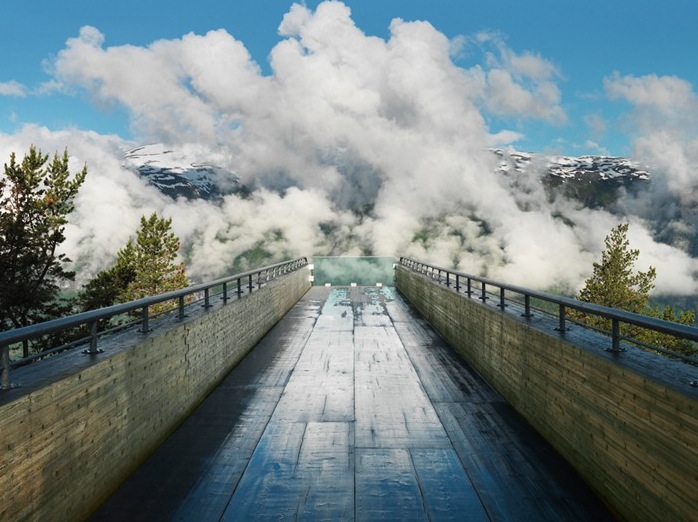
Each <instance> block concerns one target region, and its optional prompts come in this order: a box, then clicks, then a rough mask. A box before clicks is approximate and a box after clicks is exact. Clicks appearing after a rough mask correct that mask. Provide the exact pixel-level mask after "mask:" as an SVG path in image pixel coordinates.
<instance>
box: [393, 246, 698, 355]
mask: <svg viewBox="0 0 698 522" xmlns="http://www.w3.org/2000/svg"><path fill="white" fill-rule="evenodd" d="M399 264H400V265H402V266H405V267H407V268H415V269H417V267H419V269H417V271H423V270H422V269H423V268H427V269H430V270H432V272H433V271H434V270H436V271H438V272H443V273H446V274H450V275H453V276H457V277H458V278H463V279H467V280H470V281H476V282H478V283H481V284H484V285H489V286H494V287H496V288H499V289H502V290H508V291H511V292H515V293H517V294H520V295H522V296H524V297H526V296H528V297H529V298H531V297H532V298H534V299H540V300H543V301H547V302H550V303H553V304H556V305H558V306H561V307H566V308H572V309H575V310H578V311H580V312H583V313H588V314H591V315H596V316H600V317H604V318H606V319H611V321H614V322H615V321H619V322H622V323H628V324H632V325H635V326H640V327H642V328H647V329H650V330H655V331H658V332H661V333H665V334H669V335H674V336H677V337H680V338H683V339H687V340H690V341H698V328H696V327H694V326H688V325H685V324H681V323H674V322H671V321H666V320H664V319H659V318H655V317H650V316H646V315H641V314H636V313H633V312H627V311H625V310H619V309H617V308H610V307H608V306H602V305H598V304H593V303H586V302H584V301H579V300H577V299H573V298H571V297H565V296H560V295H555V294H550V293H548V292H541V291H538V290H532V289H530V288H525V287H521V286H517V285H511V284H508V283H503V282H500V281H496V280H494V279H489V278H487V277H480V276H475V275H471V274H466V273H464V272H458V271H456V270H451V269H448V268H443V267H439V266H436V265H430V264H428V263H423V262H421V261H417V260H414V259H411V258H408V257H400V261H399ZM563 317H564V316H563ZM563 320H564V319H563ZM562 331H563V333H564V328H562ZM614 348H617V339H614Z"/></svg>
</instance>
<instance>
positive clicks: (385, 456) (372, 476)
mask: <svg viewBox="0 0 698 522" xmlns="http://www.w3.org/2000/svg"><path fill="white" fill-rule="evenodd" d="M356 520H359V521H362V520H366V521H374V520H427V515H426V510H425V508H424V502H423V500H422V493H421V491H420V489H419V484H418V482H417V476H416V475H415V472H414V468H413V466H412V461H411V459H410V455H409V452H408V451H407V450H405V449H357V450H356Z"/></svg>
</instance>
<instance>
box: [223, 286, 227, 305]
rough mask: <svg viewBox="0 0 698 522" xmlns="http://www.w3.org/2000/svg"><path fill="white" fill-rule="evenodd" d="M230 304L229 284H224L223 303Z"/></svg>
mask: <svg viewBox="0 0 698 522" xmlns="http://www.w3.org/2000/svg"><path fill="white" fill-rule="evenodd" d="M227 302H228V283H227V282H226V283H223V303H224V304H225V303H227Z"/></svg>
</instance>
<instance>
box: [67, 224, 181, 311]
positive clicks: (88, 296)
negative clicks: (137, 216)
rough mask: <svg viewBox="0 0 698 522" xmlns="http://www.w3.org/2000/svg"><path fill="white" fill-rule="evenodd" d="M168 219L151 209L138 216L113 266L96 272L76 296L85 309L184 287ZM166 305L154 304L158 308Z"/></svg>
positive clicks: (178, 243)
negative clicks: (135, 227)
mask: <svg viewBox="0 0 698 522" xmlns="http://www.w3.org/2000/svg"><path fill="white" fill-rule="evenodd" d="M171 226H172V220H171V219H164V218H160V217H158V215H157V214H156V213H153V214H152V215H151V216H150V217H149V218H146V217H145V216H142V217H141V226H140V228H139V229H138V231H137V233H136V238H135V240H134V239H133V238H129V240H128V242H127V243H126V246H124V248H122V249H121V250H120V251H119V252H118V254H117V259H116V263H115V264H114V266H113V267H111V268H110V269H108V270H105V271H103V272H100V273H99V274H97V276H96V277H95V278H94V279H92V280H91V281H90V282H89V283H87V285H85V287H84V288H85V289H84V292H83V293H82V295H81V297H80V301H81V304H82V307H83V309H85V310H89V309H94V308H99V307H103V306H110V305H112V304H116V303H123V302H127V301H134V300H136V299H140V298H142V297H148V296H155V295H158V294H162V293H165V292H169V291H172V290H177V289H180V288H184V287H186V286H187V285H188V284H189V281H188V279H187V276H186V271H185V268H184V264H183V263H176V259H177V255H178V253H179V247H180V242H179V239H178V238H177V236H176V234H175V233H174V232H172V230H171ZM165 307H166V305H160V306H156V307H154V309H153V311H154V312H158V311H160V310H162V309H164V308H165Z"/></svg>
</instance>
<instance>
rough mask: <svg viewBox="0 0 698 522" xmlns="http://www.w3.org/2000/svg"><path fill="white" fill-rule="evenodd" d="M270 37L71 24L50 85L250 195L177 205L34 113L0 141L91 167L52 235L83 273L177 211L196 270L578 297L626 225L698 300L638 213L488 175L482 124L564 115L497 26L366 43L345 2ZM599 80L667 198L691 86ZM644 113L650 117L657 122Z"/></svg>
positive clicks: (110, 139) (291, 19)
mask: <svg viewBox="0 0 698 522" xmlns="http://www.w3.org/2000/svg"><path fill="white" fill-rule="evenodd" d="M279 37H280V40H279V42H278V44H277V45H276V46H275V47H274V48H273V49H271V51H270V54H269V64H270V69H271V74H268V75H264V74H263V73H262V70H261V68H260V67H259V65H258V64H257V63H255V62H254V61H253V60H252V59H251V57H250V54H249V52H248V51H247V49H246V48H245V46H244V44H243V43H242V42H240V41H238V40H236V39H235V38H234V36H233V35H230V34H228V33H227V32H225V31H223V30H217V31H211V32H209V33H207V34H205V35H195V34H188V35H185V36H183V37H182V38H180V39H174V40H159V41H156V42H153V43H152V44H150V45H148V46H142V47H140V46H128V45H124V46H116V47H105V37H104V35H103V34H101V33H100V31H99V30H98V29H97V28H94V27H83V28H82V29H81V30H80V33H79V35H78V36H76V37H74V38H70V39H68V40H67V42H66V45H65V47H64V48H63V49H62V50H60V51H59V52H58V53H57V55H56V57H55V60H54V61H53V63H52V75H53V78H52V80H51V82H50V84H51V88H53V89H60V90H63V91H69V92H71V91H78V92H79V91H84V92H85V93H86V94H87V95H88V96H89V98H90V99H91V100H93V101H94V102H95V103H98V104H105V105H118V106H121V107H124V108H126V110H127V111H128V113H129V115H130V121H131V125H132V128H133V132H134V135H135V136H137V141H138V143H137V144H142V143H150V142H161V143H165V144H167V145H168V146H169V147H171V148H173V149H176V150H178V151H186V154H187V155H188V156H189V157H192V158H200V160H201V161H205V162H207V163H214V164H217V165H219V166H221V167H225V168H227V169H229V170H230V171H232V172H235V174H236V175H237V176H239V177H240V178H241V179H242V180H243V182H244V183H246V184H247V185H249V186H250V187H253V192H252V194H251V195H250V196H249V197H246V198H242V197H239V196H235V195H231V196H226V197H225V198H224V199H223V201H222V202H216V203H212V202H206V201H185V200H179V201H173V200H171V199H170V198H168V197H166V196H164V195H162V194H160V193H159V192H158V191H157V190H155V189H154V188H153V187H150V186H148V185H147V184H146V182H144V181H143V180H142V179H141V178H139V177H138V176H137V175H136V174H134V173H133V172H131V171H129V170H127V169H126V168H124V167H123V166H122V157H123V153H124V151H125V150H127V149H128V148H130V147H132V146H134V145H135V144H134V143H129V142H126V141H124V140H123V139H121V138H119V137H118V136H104V135H99V134H96V133H93V132H88V131H80V130H76V129H72V130H64V131H58V132H50V131H48V130H46V129H44V128H41V127H37V126H32V125H29V126H26V127H24V128H23V129H22V130H21V131H20V132H18V133H17V134H14V135H1V134H0V155H2V157H5V158H8V157H9V153H10V152H11V151H18V153H19V152H20V151H23V150H26V149H27V148H28V146H29V144H31V143H34V144H36V145H38V146H39V147H41V148H42V150H44V151H51V152H52V151H54V150H58V151H62V150H63V149H64V148H65V147H67V148H68V150H69V152H70V154H71V161H72V162H74V164H75V168H76V169H78V168H80V167H81V166H82V164H83V163H85V162H86V163H87V164H88V168H89V172H90V173H89V175H88V179H87V181H86V183H85V185H84V188H83V189H82V191H81V193H80V195H79V197H78V201H77V206H76V212H75V214H74V215H73V219H72V222H71V226H70V229H69V230H68V238H69V239H68V241H67V243H66V245H65V249H66V251H67V252H68V254H69V255H70V257H72V259H73V260H74V261H75V263H76V265H77V266H78V267H80V270H81V273H83V274H84V275H85V276H88V275H92V274H94V273H95V272H96V271H98V270H100V269H103V268H105V267H106V266H107V265H108V264H109V263H110V262H111V260H113V257H114V255H115V253H116V251H117V250H118V249H119V248H121V247H122V246H123V244H124V243H125V242H126V239H127V238H128V236H129V235H130V234H133V233H134V231H135V229H136V227H137V226H138V220H139V218H140V216H141V215H142V214H147V213H149V212H152V211H158V212H160V213H162V214H164V215H166V216H169V217H172V218H173V226H174V228H175V232H177V233H178V235H179V236H180V237H181V238H182V241H183V247H184V249H183V252H184V256H185V259H186V262H187V265H188V271H189V274H190V276H191V277H192V278H193V279H195V280H202V279H207V278H211V277H217V276H219V275H222V274H224V273H229V271H230V270H231V269H232V267H233V266H236V260H237V266H240V264H241V263H242V264H243V265H244V263H245V262H248V263H254V261H255V260H256V259H258V258H259V257H260V256H261V257H264V258H265V259H266V260H272V259H274V260H275V259H280V258H285V257H290V256H296V255H341V254H345V255H411V256H414V257H417V258H419V259H422V260H425V261H431V262H434V263H438V264H441V265H444V266H454V267H457V268H458V269H460V270H463V271H466V272H471V273H477V274H486V275H488V276H491V277H498V278H502V279H505V280H507V281H510V282H512V283H519V284H525V285H527V286H533V287H539V288H557V289H562V290H566V291H573V290H575V289H577V288H578V287H579V285H580V284H581V282H583V279H584V277H586V276H588V275H589V273H590V271H591V265H592V261H593V260H595V259H596V257H597V256H598V253H599V251H600V249H601V248H602V246H603V238H604V237H605V235H606V234H608V232H609V231H610V230H611V228H612V227H613V226H615V225H616V224H617V223H618V222H619V221H621V220H629V221H631V222H632V225H631V233H632V234H633V236H632V237H631V241H632V243H633V246H636V247H638V248H640V249H641V250H642V253H643V262H644V263H646V264H654V265H655V266H656V267H657V269H658V273H659V276H660V277H659V279H658V287H659V289H660V290H661V291H665V292H675V293H683V292H688V293H695V291H696V284H695V281H694V278H693V273H694V272H695V271H696V268H698V267H697V266H696V262H695V260H694V259H693V258H691V257H690V256H689V255H687V254H686V253H684V252H682V251H681V250H679V249H676V248H672V247H669V246H667V245H663V244H660V243H658V242H657V241H656V240H655V239H654V235H653V233H652V231H651V230H650V228H649V227H648V225H647V217H648V216H647V215H645V214H643V213H642V212H635V213H631V214H630V215H628V216H626V217H623V218H619V216H616V215H611V214H609V213H608V212H602V211H591V210H588V209H584V208H578V207H577V206H575V205H574V204H572V203H570V202H568V201H565V200H555V201H552V202H551V201H549V200H548V198H547V197H546V194H545V193H544V190H543V188H542V186H541V184H540V182H539V179H538V178H537V177H536V174H535V173H529V174H528V176H529V178H527V179H523V178H522V179H519V180H516V188H515V189H513V188H512V186H510V185H509V181H508V180H507V179H505V178H502V177H498V176H495V175H494V174H493V167H494V163H493V162H494V158H493V155H492V154H491V153H490V152H489V150H488V148H489V147H492V146H508V145H511V144H512V143H514V142H515V141H516V140H517V139H518V138H519V137H520V134H518V133H517V132H516V131H515V130H504V131H500V132H496V133H492V132H491V131H490V130H489V128H488V125H487V121H488V119H489V118H491V117H492V116H496V117H499V118H511V119H512V121H514V122H515V121H516V120H517V119H521V118H526V119H537V120H540V121H541V122H544V123H546V124H553V125H560V124H563V123H564V122H565V121H566V119H567V115H566V113H565V111H564V108H563V105H562V100H561V92H560V89H559V88H558V86H557V82H558V81H559V80H560V79H561V78H562V75H561V72H560V71H559V70H558V69H557V68H556V67H555V66H554V65H553V64H552V63H550V62H549V61H547V60H545V59H544V58H543V57H540V56H538V55H536V54H533V53H529V52H523V53H517V52H516V51H514V50H513V49H510V48H509V47H508V46H507V45H506V44H505V43H504V42H503V39H502V38H500V37H498V36H497V35H493V34H481V35H475V36H474V37H470V38H468V37H463V38H459V39H456V40H449V39H448V38H447V37H446V36H444V35H443V34H442V33H440V32H439V31H437V30H436V29H435V28H434V27H433V26H432V25H430V24H429V23H428V22H420V21H417V22H406V21H403V20H400V19H395V20H393V22H392V24H391V25H390V37H389V38H387V39H381V38H377V37H373V36H368V35H366V34H364V33H363V32H362V31H361V29H360V28H359V27H357V26H356V25H355V23H354V21H353V20H352V18H351V12H350V10H349V8H348V7H347V6H346V5H344V4H343V3H340V2H324V3H322V4H320V5H319V6H318V7H317V9H316V10H315V11H311V10H309V9H308V8H306V7H304V6H301V5H298V4H296V5H294V6H292V7H291V9H290V10H289V12H288V13H287V14H286V15H285V17H284V18H283V20H282V21H281V24H280V26H279ZM464 57H465V58H464ZM468 59H470V60H472V63H469V64H466V65H463V64H462V62H464V61H467V60H468ZM456 62H458V64H457V63H456ZM605 88H606V92H607V94H608V96H610V97H615V98H618V99H624V100H626V101H627V102H629V103H630V104H632V107H633V111H632V112H631V114H630V115H629V118H631V119H633V120H636V121H637V122H639V123H638V125H637V126H636V127H635V128H637V129H638V135H637V137H636V147H637V155H638V157H642V158H646V159H648V160H652V161H653V162H654V163H657V162H660V161H663V163H662V165H663V166H664V167H666V169H665V170H666V172H667V181H666V186H667V190H673V191H681V190H683V189H685V188H686V187H687V186H691V184H692V183H693V181H692V180H693V178H692V177H691V174H690V168H689V165H698V161H694V160H696V159H698V141H697V140H696V135H697V134H698V133H696V132H695V131H696V129H695V120H691V118H690V117H688V116H686V112H687V111H686V108H688V109H692V110H694V111H695V103H696V95H695V93H693V91H692V87H691V86H690V85H689V84H686V82H682V81H681V80H679V79H667V78H634V77H623V76H620V75H614V76H611V77H609V78H608V79H607V80H606V83H605ZM667 114H669V115H670V116H671V118H670V120H671V123H667V121H668V119H667ZM694 114H695V113H694ZM657 120H662V122H663V124H662V125H660V126H659V127H653V126H652V125H651V123H656V121H657ZM594 123H595V124H596V125H600V123H599V121H594ZM691 125H693V127H691ZM662 133H664V134H662ZM670 144H673V145H672V146H673V147H674V149H672V150H671V152H668V151H667V149H666V148H665V147H667V146H668V145H670ZM676 148H678V149H679V150H675V149H676ZM645 154H647V156H645ZM677 161H678V162H679V163H680V165H679V166H677V164H676V162H677ZM636 205H639V204H637V203H636ZM561 216H564V219H562V218H561ZM640 268H642V267H640Z"/></svg>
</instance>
